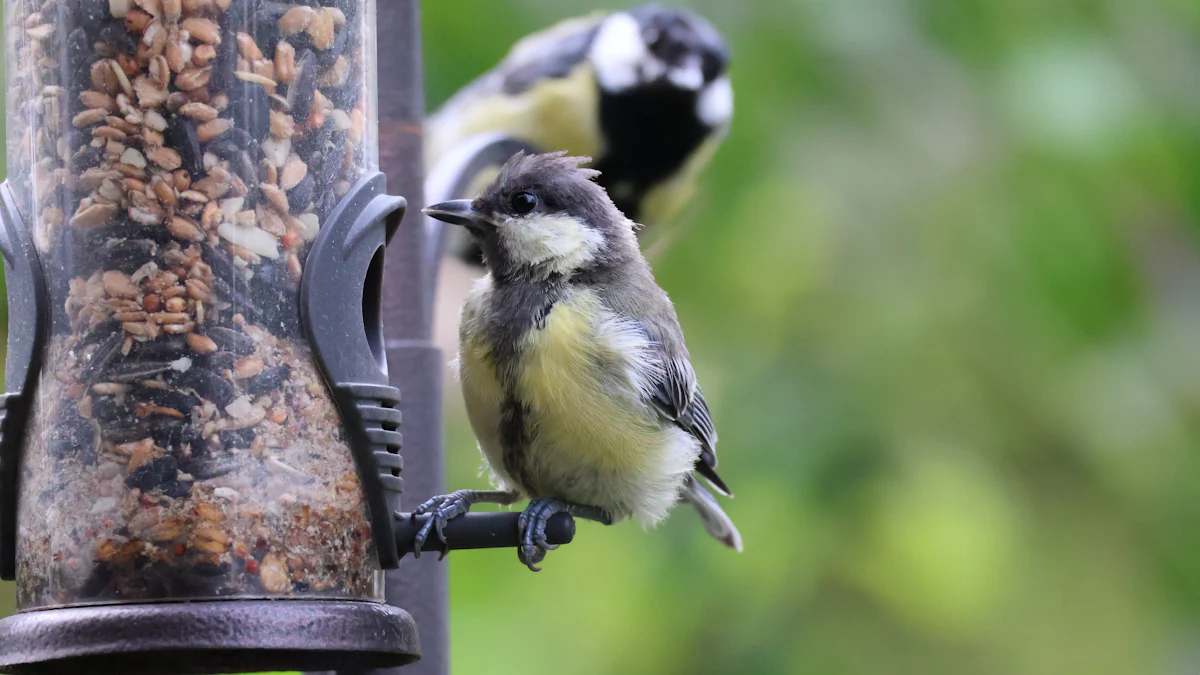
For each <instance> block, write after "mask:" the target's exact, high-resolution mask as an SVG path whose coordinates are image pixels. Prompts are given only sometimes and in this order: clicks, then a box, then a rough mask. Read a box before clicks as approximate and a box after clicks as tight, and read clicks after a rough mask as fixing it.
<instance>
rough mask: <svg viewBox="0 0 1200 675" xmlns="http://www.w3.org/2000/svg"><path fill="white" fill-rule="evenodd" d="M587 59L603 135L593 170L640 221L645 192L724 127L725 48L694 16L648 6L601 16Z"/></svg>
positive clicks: (728, 94)
mask: <svg viewBox="0 0 1200 675" xmlns="http://www.w3.org/2000/svg"><path fill="white" fill-rule="evenodd" d="M588 59H589V61H590V63H591V66H592V69H593V71H594V72H595V74H596V83H597V85H598V87H599V89H600V115H599V120H600V126H601V130H602V136H603V138H604V144H603V147H604V152H603V153H601V155H600V156H599V157H597V161H596V165H595V168H597V169H599V170H600V171H601V172H602V173H603V176H604V177H603V178H602V179H601V183H602V184H603V185H604V186H605V187H606V188H607V189H608V192H609V194H610V195H611V196H612V198H613V201H614V202H616V204H617V206H619V207H620V208H621V210H622V211H624V212H625V213H626V214H627V215H629V216H630V217H631V218H634V219H638V220H641V219H642V218H643V217H644V216H645V215H646V214H644V213H642V207H643V206H645V204H644V203H643V202H644V200H645V198H646V196H647V195H648V193H649V192H650V191H651V190H652V189H653V188H654V187H655V186H658V185H660V184H662V183H663V182H664V181H667V180H668V179H670V177H671V176H673V175H675V174H677V173H679V172H680V171H683V170H684V169H685V165H686V164H687V162H688V161H689V160H690V159H691V158H692V157H693V156H695V155H696V154H697V153H699V152H700V151H701V147H702V146H703V145H704V143H705V142H706V141H708V140H710V139H713V138H720V137H721V136H722V135H723V133H724V131H725V129H726V128H727V127H728V126H729V122H730V120H731V118H732V116H733V88H732V87H731V86H730V83H729V77H728V74H727V70H728V66H729V50H728V48H727V47H726V45H725V41H724V39H723V38H722V37H721V34H720V33H718V32H717V30H716V29H715V28H713V26H712V24H710V23H709V22H708V21H706V20H704V19H703V18H702V17H700V16H699V15H697V14H694V13H692V12H689V11H687V10H683V9H677V8H670V7H664V6H662V5H658V4H651V5H643V6H640V7H636V8H634V9H631V10H628V11H625V12H615V13H613V14H610V15H609V16H607V17H606V18H605V19H604V20H603V21H602V22H601V23H600V25H599V26H598V27H597V29H596V34H595V36H594V37H593V39H592V43H591V47H590V49H589V52H588Z"/></svg>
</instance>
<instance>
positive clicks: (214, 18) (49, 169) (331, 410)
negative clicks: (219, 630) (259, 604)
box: [4, 0, 382, 609]
mask: <svg viewBox="0 0 1200 675" xmlns="http://www.w3.org/2000/svg"><path fill="white" fill-rule="evenodd" d="M4 9H5V23H6V26H5V28H6V31H7V38H8V41H7V50H8V51H7V54H6V55H7V59H8V63H7V92H8V99H7V100H8V102H7V106H8V111H7V112H8V120H9V126H8V138H7V143H8V175H9V183H10V186H11V187H12V189H13V192H14V195H15V197H16V199H17V202H18V204H19V208H20V210H21V212H22V215H23V216H24V218H25V221H26V224H27V226H28V227H29V228H30V229H31V231H32V232H33V235H34V240H35V243H36V245H37V248H38V250H39V252H40V254H41V257H42V264H43V267H44V268H45V271H46V274H47V277H48V281H49V285H50V288H51V289H52V295H53V298H52V305H53V308H54V316H53V322H52V323H53V335H52V338H51V340H50V343H49V345H48V348H47V349H48V353H47V358H46V365H45V367H44V371H43V372H42V374H41V379H40V384H39V387H38V392H37V396H36V400H35V404H34V411H33V415H32V420H31V423H30V426H29V428H28V430H27V434H26V441H25V448H24V454H23V465H22V470H21V486H20V497H19V500H20V505H19V516H18V518H19V528H20V535H19V545H18V568H17V576H18V579H17V581H18V603H19V606H20V608H21V609H33V608H39V607H47V606H61V605H74V604H85V603H109V602H141V601H146V600H155V599H172V598H211V597H229V596H234V597H238V596H246V597H293V596H294V597H313V596H319V597H332V598H356V599H379V597H380V595H381V583H380V581H381V578H382V576H381V573H380V570H379V565H378V560H377V557H376V555H375V551H374V550H373V546H372V538H371V531H370V525H369V520H368V518H367V513H366V506H365V502H364V499H363V495H362V492H361V488H360V483H359V480H358V475H357V472H356V469H355V466H354V463H353V459H352V456H351V454H350V450H349V447H348V445H347V443H346V440H345V436H344V435H343V433H342V430H341V421H340V418H339V416H338V414H337V410H336V408H335V407H334V404H333V401H332V399H331V397H330V395H329V392H328V391H327V389H326V387H325V384H324V382H323V380H322V378H321V375H320V373H319V372H318V371H317V369H316V366H315V363H314V361H313V358H312V356H311V353H310V350H309V347H308V345H307V344H306V342H305V339H304V337H303V333H302V331H301V329H300V325H299V312H298V308H297V288H298V282H299V279H300V276H301V273H302V272H303V266H304V260H305V255H306V253H307V251H308V247H309V245H310V242H311V241H312V240H313V238H314V237H315V236H316V234H317V232H318V231H319V229H320V227H321V225H322V223H323V222H324V220H325V219H326V218H327V217H328V216H329V214H330V212H331V210H332V209H333V208H334V206H335V205H336V204H337V202H338V199H339V197H340V196H341V195H343V194H345V193H346V191H347V190H348V189H349V187H350V186H351V184H352V183H353V182H354V181H355V180H357V179H358V178H359V177H361V176H363V175H364V174H365V173H366V172H369V171H374V170H376V168H377V163H378V162H377V148H376V138H375V134H376V131H375V130H376V116H375V110H374V100H375V95H374V92H372V91H370V87H371V86H372V84H371V83H372V82H373V81H374V69H375V63H374V61H375V44H374V34H375V33H374V22H375V7H374V2H373V0H320V1H319V2H318V1H317V0H308V1H307V2H304V1H299V0H297V1H293V2H280V1H270V2H269V1H266V0H261V1H260V0H136V1H135V0H5V5H4Z"/></svg>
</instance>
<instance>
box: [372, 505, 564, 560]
mask: <svg viewBox="0 0 1200 675" xmlns="http://www.w3.org/2000/svg"><path fill="white" fill-rule="evenodd" d="M520 516H521V514H520V513H517V512H512V513H503V512H501V513H468V514H467V515H465V516H461V517H459V518H455V519H453V520H451V521H450V522H448V523H446V529H445V530H444V531H445V534H446V541H448V542H449V550H450V551H459V550H464V549H473V548H511V547H515V546H517V545H518V542H519V539H520V536H519V534H518V533H517V519H518V518H520ZM397 517H398V518H399V519H400V520H399V521H398V522H397V523H396V527H395V532H396V546H397V549H398V551H399V553H400V555H401V556H405V555H408V554H409V553H412V550H413V549H412V546H413V538H414V537H416V536H417V531H418V530H420V529H421V526H422V525H424V524H425V522H426V521H427V520H429V518H430V517H431V516H429V515H423V516H417V517H416V519H413V518H412V516H410V515H409V514H407V513H401V514H398V516H397ZM574 538H575V519H574V518H573V517H571V514H569V513H559V514H556V515H555V516H553V517H552V518H550V521H549V522H548V523H547V524H546V539H547V541H549V542H550V543H551V544H569V543H571V540H572V539H574ZM445 549H446V545H444V544H443V543H442V541H441V540H440V539H438V538H437V537H436V536H431V537H429V540H428V541H426V542H425V546H424V548H423V549H422V553H428V552H429V551H438V552H441V551H443V550H445Z"/></svg>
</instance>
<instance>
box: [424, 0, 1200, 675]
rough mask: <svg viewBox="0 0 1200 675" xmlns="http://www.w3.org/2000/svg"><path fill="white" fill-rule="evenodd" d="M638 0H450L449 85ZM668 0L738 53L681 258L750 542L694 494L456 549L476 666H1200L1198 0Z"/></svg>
mask: <svg viewBox="0 0 1200 675" xmlns="http://www.w3.org/2000/svg"><path fill="white" fill-rule="evenodd" d="M630 4H631V3H627V2H617V3H613V4H600V3H596V2H594V0H593V1H585V0H504V1H501V0H438V1H437V2H426V3H424V6H423V12H424V30H425V59H426V78H427V79H426V82H427V84H426V88H427V92H428V102H429V106H430V109H433V108H435V107H436V106H438V105H440V104H441V103H442V102H443V101H444V100H445V99H446V98H447V97H448V96H450V95H451V94H452V93H453V92H454V91H456V90H457V89H458V88H459V87H460V86H462V85H463V84H465V83H466V82H468V81H469V80H471V79H472V78H474V77H475V76H476V75H477V74H479V73H480V72H482V71H483V70H485V69H486V68H489V67H491V66H492V65H493V64H495V63H496V62H497V61H499V60H500V58H501V57H502V56H503V55H504V54H505V53H506V52H507V50H508V49H509V47H510V46H511V44H512V43H513V41H515V40H516V39H517V38H518V37H520V36H522V35H525V34H527V33H529V32H532V31H534V30H537V29H540V28H542V27H544V26H546V25H549V24H550V23H552V22H554V21H557V20H559V19H561V18H564V17H568V16H575V15H579V14H583V13H586V12H588V11H590V10H592V9H595V8H598V7H602V8H605V9H609V8H621V7H627V6H629V5H630ZM672 4H684V5H687V6H690V7H692V8H694V9H695V10H697V11H698V12H700V13H701V14H703V15H704V16H706V17H707V18H708V19H709V20H711V21H712V22H713V24H715V25H716V26H717V27H718V29H720V30H721V31H722V32H723V33H724V34H725V36H726V37H727V39H728V40H729V42H730V43H731V47H732V51H733V61H732V64H733V65H732V75H731V77H732V80H733V86H734V90H735V100H736V105H735V113H734V122H733V129H732V132H731V134H730V136H729V138H728V140H727V141H726V143H725V144H724V146H723V148H722V150H721V151H720V153H719V154H718V155H717V157H716V158H715V159H714V161H713V164H712V165H711V167H710V169H709V170H708V172H707V173H706V175H705V180H704V184H703V188H702V196H701V198H700V199H699V200H697V201H696V203H695V204H694V205H693V206H692V208H691V209H690V211H689V212H688V213H687V215H686V216H685V218H684V220H685V225H686V227H687V229H686V231H685V233H684V234H683V236H681V237H680V238H679V239H678V240H677V241H676V243H674V244H673V245H672V246H671V247H670V248H668V249H666V250H665V251H664V252H663V253H662V254H661V255H660V256H659V257H658V258H657V259H656V260H655V271H656V273H657V275H658V279H659V281H660V283H661V284H662V285H663V287H664V288H666V290H667V291H668V292H669V293H670V294H671V297H672V298H673V299H674V301H675V303H676V306H677V307H678V310H679V314H680V318H681V320H682V322H683V325H684V328H685V329H686V331H687V336H688V343H689V345H690V347H691V351H692V355H693V358H694V360H695V365H696V369H697V370H698V371H699V375H700V380H701V382H703V384H704V388H705V392H706V393H707V395H708V398H709V399H710V403H711V405H712V407H713V414H714V417H715V419H716V423H717V428H718V430H719V431H720V435H721V443H720V445H719V448H718V449H719V454H720V457H721V473H722V475H723V476H725V477H726V478H727V480H729V482H730V484H731V485H732V486H733V488H734V490H735V492H736V493H737V498H736V499H735V500H733V501H731V502H727V504H728V507H727V508H728V510H729V512H730V514H731V516H732V517H733V518H734V520H735V521H736V522H737V523H738V525H739V526H740V527H741V529H742V532H743V534H744V535H745V540H746V551H745V553H743V554H741V555H737V554H733V553H731V552H729V551H728V550H725V549H724V548H722V547H720V546H718V545H716V544H715V543H714V542H713V541H711V540H710V539H709V538H708V537H707V536H706V535H705V533H704V531H703V529H702V528H701V527H700V526H699V523H698V522H697V520H696V518H695V516H694V515H693V514H692V513H690V512H688V511H686V510H683V509H680V510H679V511H678V512H677V513H676V514H675V515H674V516H673V517H672V518H671V519H670V520H669V521H668V522H667V523H666V524H665V525H663V526H662V527H660V528H659V529H658V530H656V531H653V532H651V533H649V534H647V533H643V532H642V531H641V530H640V529H639V528H638V527H637V526H636V525H634V524H630V523H626V524H623V525H620V526H616V527H612V528H604V527H601V526H597V525H593V524H590V523H585V524H582V525H581V526H580V534H579V537H578V538H577V540H576V541H575V543H572V544H571V545H570V546H565V547H563V548H562V549H560V550H558V551H555V552H554V553H552V554H551V555H550V556H548V558H547V560H546V563H545V565H544V566H543V567H544V571H543V572H541V573H540V574H536V575H534V574H530V573H529V572H528V571H526V570H525V569H523V568H522V567H521V566H520V565H519V564H518V563H517V560H516V555H515V554H514V553H513V552H512V551H494V552H480V553H470V554H465V555H464V554H456V555H451V556H450V557H449V558H448V560H449V563H450V574H451V582H450V583H451V586H450V588H451V602H452V610H451V623H452V658H453V668H454V671H455V672H457V673H492V674H497V675H498V674H501V673H529V672H556V671H557V672H570V673H577V674H580V675H583V674H592V673H595V674H608V673H619V672H628V673H692V674H702V673H713V674H716V673H722V674H724V673H739V674H743V673H744V674H751V673H753V674H758V673H762V674H777V673H820V674H822V675H842V674H845V675H885V674H889V675H890V674H896V675H909V674H912V675H935V674H941V673H945V674H947V675H950V674H954V675H961V674H962V673H974V674H977V675H992V674H995V675H1000V674H1003V675H1062V674H1065V673H1089V674H1090V675H1109V674H1111V675H1133V674H1183V673H1197V672H1200V527H1197V523H1200V452H1198V450H1200V448H1198V445H1197V434H1198V433H1200V357H1198V356H1197V350H1198V349H1200V245H1198V241H1197V233H1198V230H1197V222H1198V219H1197V215H1198V212H1200V81H1198V80H1197V79H1196V72H1197V69H1198V68H1200V5H1198V4H1196V3H1194V2H1185V1H1180V0H1136V1H1135V0H757V1H753V0H744V1H742V2H729V1H728V0H695V1H693V2H684V3H677V2H672ZM447 396H448V399H447V406H448V410H449V413H448V424H449V430H448V431H449V434H448V442H447V461H448V463H449V467H450V471H449V476H450V480H449V482H450V487H452V488H460V487H481V486H484V485H485V481H484V480H483V479H482V478H479V477H478V476H477V474H478V471H479V468H480V460H479V454H478V452H477V451H476V449H475V446H474V441H473V439H472V437H471V434H470V430H469V427H468V426H467V423H466V421H465V417H464V415H463V412H462V406H461V403H459V392H458V390H457V387H454V386H448V387H447Z"/></svg>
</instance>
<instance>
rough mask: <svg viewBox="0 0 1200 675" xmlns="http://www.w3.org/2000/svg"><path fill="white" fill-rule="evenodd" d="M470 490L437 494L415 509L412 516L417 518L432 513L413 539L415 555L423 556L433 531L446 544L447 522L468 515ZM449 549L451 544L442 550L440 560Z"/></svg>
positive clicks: (417, 556)
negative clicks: (423, 550) (422, 550)
mask: <svg viewBox="0 0 1200 675" xmlns="http://www.w3.org/2000/svg"><path fill="white" fill-rule="evenodd" d="M467 492H469V491H468V490H457V491H455V492H451V493H450V494H446V495H437V496H435V497H432V498H431V499H430V500H429V501H427V502H425V503H424V504H421V505H420V506H418V507H417V508H415V509H413V512H412V516H413V518H414V519H415V518H416V517H417V516H423V515H425V514H427V513H428V514H430V515H431V516H432V517H431V518H430V519H429V520H427V521H425V524H424V525H423V526H421V529H420V530H419V531H417V536H416V537H415V538H414V539H413V557H415V558H420V557H421V549H422V548H423V547H424V546H425V542H426V541H428V539H429V535H430V534H431V533H433V534H436V535H437V538H438V540H440V541H441V542H442V543H443V544H446V543H447V542H446V532H445V528H446V523H448V522H450V521H451V520H453V519H455V518H457V517H459V516H462V515H466V514H467V512H469V511H470V510H471V501H470V500H469V499H468V498H467V494H466V493H467ZM447 551H449V546H447V547H445V548H444V549H443V550H442V553H441V555H439V556H438V560H441V559H442V558H445V557H446V553H447Z"/></svg>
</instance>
